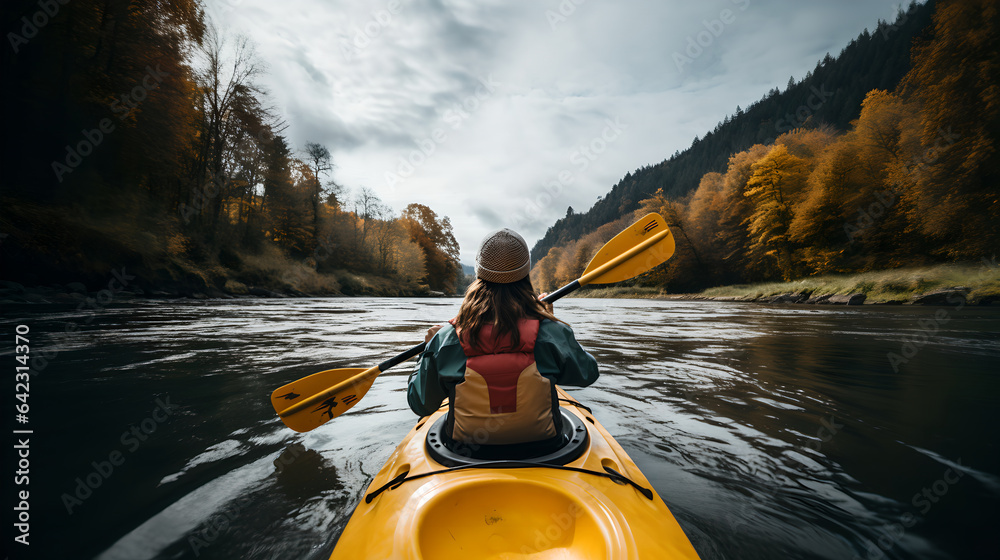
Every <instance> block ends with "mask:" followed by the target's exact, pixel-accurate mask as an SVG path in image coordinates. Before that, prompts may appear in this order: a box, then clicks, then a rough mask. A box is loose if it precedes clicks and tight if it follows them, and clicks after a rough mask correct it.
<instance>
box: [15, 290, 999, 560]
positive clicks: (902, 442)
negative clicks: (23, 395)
mask: <svg viewBox="0 0 1000 560" xmlns="http://www.w3.org/2000/svg"><path fill="white" fill-rule="evenodd" d="M458 305H459V300H458V299H355V298H329V299H295V300H262V299H244V300H237V301H162V300H160V301H153V300H149V301H145V300H141V301H135V302H128V303H121V304H118V303H116V302H114V303H112V305H110V306H109V307H107V308H103V309H100V310H99V311H98V312H96V313H95V314H93V315H86V314H82V313H80V312H78V311H76V310H75V308H65V307H58V306H40V305H34V306H27V305H25V306H5V309H4V311H3V319H2V321H0V330H2V332H3V337H2V338H3V341H4V345H3V346H2V347H0V350H2V351H3V355H2V357H3V359H4V360H6V361H7V362H8V365H10V366H14V365H17V364H14V363H11V362H14V356H13V346H12V342H13V338H14V331H15V326H16V325H18V324H25V325H27V326H28V327H29V328H30V334H29V335H28V337H29V339H30V344H31V355H32V356H35V358H36V360H35V362H34V365H35V367H36V370H38V371H37V372H36V374H35V375H34V376H33V378H32V380H31V386H30V397H29V398H30V401H29V402H30V406H31V408H30V414H29V422H28V424H26V425H18V426H11V425H10V424H11V422H12V417H13V416H14V413H13V411H11V409H10V408H8V409H7V410H8V414H5V416H6V417H7V418H6V420H5V421H6V422H7V424H8V433H10V429H11V428H15V429H23V428H29V429H32V430H33V434H32V435H31V436H30V439H31V444H30V445H31V475H30V496H31V502H30V503H31V532H30V542H31V544H30V549H29V550H30V551H31V553H32V554H31V555H30V556H27V557H30V558H98V559H101V560H147V559H164V560H165V559H189V558H206V559H216V558H226V559H229V558H246V559H286V558H302V559H314V558H315V559H323V558H326V557H327V556H328V555H329V554H330V552H331V550H332V548H333V546H334V544H335V542H336V539H337V536H338V534H339V532H340V531H341V530H342V528H343V527H344V525H345V523H346V522H347V519H348V517H349V516H350V514H351V511H352V510H353V508H354V505H355V504H356V503H357V502H358V501H359V499H360V498H361V496H362V494H363V491H364V488H365V486H366V485H367V483H368V482H369V481H370V480H371V477H372V476H373V475H374V474H375V473H376V472H377V471H378V469H379V467H380V466H381V465H382V464H383V462H384V461H385V460H386V459H387V458H388V456H389V454H390V453H391V451H392V450H393V448H394V447H395V445H396V443H397V442H398V441H399V440H400V439H401V438H402V437H403V435H404V434H405V433H406V432H407V431H408V430H409V429H410V428H411V427H412V425H413V423H414V421H415V419H416V417H415V416H414V415H413V414H412V413H411V412H410V411H409V409H408V408H407V406H406V398H405V383H406V375H407V374H408V373H409V371H410V370H411V368H412V366H411V365H410V364H403V365H401V366H398V367H397V368H396V369H394V370H390V371H389V372H387V373H385V374H383V375H382V376H381V377H380V378H379V379H378V380H376V382H375V384H374V386H373V387H372V389H371V391H370V392H369V393H368V395H367V396H366V397H365V398H364V400H363V401H362V402H361V403H359V404H358V405H357V406H356V407H355V408H354V409H353V410H352V411H351V412H349V413H347V414H345V415H343V416H341V417H339V418H337V419H336V420H334V421H332V422H329V423H327V424H326V425H324V426H322V427H320V428H319V429H316V430H314V431H313V432H310V433H308V434H296V433H295V432H292V431H291V430H289V429H287V428H285V427H284V426H283V425H282V424H281V423H280V422H279V421H278V420H277V418H276V417H275V415H274V412H273V411H272V409H271V406H270V404H269V401H268V396H269V394H270V392H271V391H272V390H273V389H274V388H276V387H278V386H280V385H283V384H285V383H287V382H290V381H293V380H295V379H298V378H300V377H303V376H305V375H308V374H310V373H313V372H315V371H319V370H321V369H328V368H335V367H369V366H371V365H374V364H376V363H378V362H380V361H382V360H384V359H386V358H388V357H390V356H392V355H394V354H396V353H398V352H400V351H402V350H404V349H406V348H408V347H409V346H411V345H413V344H414V343H416V342H418V341H419V340H421V339H422V333H423V331H424V330H425V329H426V328H427V327H428V326H429V325H431V324H433V323H434V322H435V321H439V320H443V319H447V318H449V317H452V316H454V315H455V313H456V311H457V309H458ZM556 311H557V314H558V315H559V316H560V317H561V318H563V319H565V320H567V321H568V322H569V323H571V324H572V325H573V327H574V329H575V330H576V333H577V337H578V339H579V340H580V342H581V343H582V344H583V345H584V346H585V347H586V348H588V349H589V350H590V351H591V352H592V353H593V354H594V355H595V356H596V357H597V359H598V361H599V363H600V364H601V378H600V380H599V381H598V382H597V383H596V384H594V385H593V386H591V387H588V388H586V389H573V388H569V391H570V394H571V395H573V396H575V397H576V398H578V399H580V400H582V401H583V402H584V403H586V404H588V405H589V406H591V407H592V408H593V409H594V412H595V414H596V415H597V418H598V419H599V420H600V421H601V422H603V423H604V425H605V426H606V427H607V428H608V430H609V431H610V432H611V433H612V434H613V435H615V436H616V438H617V439H618V441H619V442H620V443H621V444H622V446H623V447H624V448H625V450H626V451H627V452H628V453H629V454H630V455H631V456H632V458H633V459H634V460H635V461H636V462H637V463H638V465H639V467H640V468H641V469H642V470H643V472H644V473H645V474H646V476H647V477H648V478H649V479H650V481H651V482H652V484H653V486H654V487H655V489H656V491H657V492H658V493H659V494H660V495H661V496H662V497H663V499H664V500H665V501H666V503H667V504H668V506H669V507H670V508H671V510H672V511H673V513H674V515H675V516H676V517H677V519H678V521H679V522H680V524H681V526H682V527H683V528H684V530H685V532H686V533H687V534H688V536H689V537H690V539H691V541H692V543H693V544H694V546H695V548H696V549H697V550H698V552H699V553H700V554H701V556H702V558H704V559H706V560H709V559H755V558H761V559H763V558H769V559H770V558H831V559H841V558H842V559H852V558H855V557H860V558H872V559H874V558H921V559H934V558H941V559H946V558H991V557H992V558H997V557H1000V532H998V530H997V525H998V521H1000V513H998V512H1000V449H998V445H1000V421H998V418H997V415H998V411H1000V373H998V372H1000V368H998V367H997V366H998V364H1000V309H997V308H996V307H993V308H979V307H964V308H958V307H938V308H933V307H872V306H864V307H850V308H848V307H828V306H764V305H757V304H739V303H722V302H675V301H648V300H587V299H570V300H562V301H560V302H559V303H558V304H557V305H556ZM67 326H68V327H69V329H70V330H72V331H73V332H70V333H67V332H66V331H67ZM74 329H75V330H74ZM908 341H909V342H910V344H911V345H907V342H908ZM45 353H47V357H46V354H45ZM890 353H894V354H896V355H898V359H894V360H893V359H891V358H890V356H889V354H890ZM904 360H905V361H904ZM894 366H895V368H894ZM8 369H10V368H8ZM896 370H898V371H896ZM11 385H13V383H11ZM8 394H9V393H8ZM8 400H10V399H8ZM133 428H134V431H130V430H132V429H133ZM7 447H8V449H7V451H6V458H7V461H6V464H8V465H13V464H14V459H13V457H12V455H11V449H10V447H11V446H7ZM283 452H284V453H285V454H286V455H285V458H286V461H287V463H288V466H287V467H283V468H281V469H277V468H276V466H275V460H276V459H278V458H279V456H280V455H281V454H282V453H283ZM279 464H280V462H279ZM88 483H89V485H88ZM5 485H6V486H7V487H8V488H9V487H10V484H9V482H7V483H5ZM92 486H96V488H91V487H92ZM8 495H9V494H8ZM8 511H10V510H8ZM5 526H7V531H10V523H5ZM7 542H8V543H10V542H12V541H10V540H9V539H8V540H7ZM12 546H13V547H16V549H15V550H12V552H15V553H18V552H20V553H23V549H22V548H21V545H17V544H15V545H11V546H6V547H5V548H8V549H11V547H12ZM20 557H22V556H15V558H20Z"/></svg>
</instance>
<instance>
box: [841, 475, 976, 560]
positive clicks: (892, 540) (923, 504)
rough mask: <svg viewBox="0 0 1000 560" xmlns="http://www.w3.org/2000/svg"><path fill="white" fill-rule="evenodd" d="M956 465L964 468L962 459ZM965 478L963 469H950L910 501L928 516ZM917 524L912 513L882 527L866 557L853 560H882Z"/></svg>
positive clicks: (868, 548)
mask: <svg viewBox="0 0 1000 560" xmlns="http://www.w3.org/2000/svg"><path fill="white" fill-rule="evenodd" d="M955 463H956V464H957V465H958V466H959V467H963V466H964V465H962V458H961V457H959V458H958V460H956V461H955ZM963 476H965V473H964V472H962V470H961V469H957V468H954V467H949V468H948V470H946V471H944V475H942V476H941V478H939V479H937V480H935V481H934V482H932V483H931V484H930V485H928V486H925V487H923V488H921V489H920V491H919V492H917V493H916V494H914V495H913V498H911V499H910V504H912V505H913V507H914V508H916V509H918V510H919V511H920V515H927V512H929V511H930V510H931V508H933V507H934V504H936V503H938V502H939V501H941V498H943V497H944V496H945V495H946V494H947V493H948V491H949V490H950V489H951V487H952V486H954V485H955V484H957V483H958V482H959V481H960V480H962V477H963ZM916 523H917V516H915V515H914V514H912V513H910V512H906V513H904V514H903V515H901V516H899V521H897V522H895V523H891V524H887V525H884V526H883V527H881V528H880V529H881V530H880V531H879V532H880V533H882V534H881V535H879V537H878V540H876V541H875V542H872V541H868V542H867V546H866V550H865V556H864V557H861V556H858V555H856V554H855V555H854V559H853V560H881V559H882V558H885V553H886V552H888V551H889V550H891V549H892V548H893V547H894V546H896V543H898V542H899V541H900V539H902V538H903V536H904V535H905V534H906V530H907V529H909V528H910V527H913V526H914V525H915V524H916Z"/></svg>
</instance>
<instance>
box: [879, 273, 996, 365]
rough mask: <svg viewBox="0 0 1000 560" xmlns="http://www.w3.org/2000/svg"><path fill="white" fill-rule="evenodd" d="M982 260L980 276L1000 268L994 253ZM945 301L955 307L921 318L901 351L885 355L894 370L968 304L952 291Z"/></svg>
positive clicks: (915, 353)
mask: <svg viewBox="0 0 1000 560" xmlns="http://www.w3.org/2000/svg"><path fill="white" fill-rule="evenodd" d="M981 262H982V263H983V265H984V267H983V270H982V272H980V273H979V275H978V276H979V277H980V278H981V277H983V276H985V275H986V274H988V273H990V272H992V271H995V270H996V269H997V268H998V265H997V257H996V255H993V257H992V259H987V258H986V257H983V258H982V261H981ZM945 301H946V302H947V303H948V305H953V306H954V309H951V310H948V309H938V310H937V311H935V312H934V315H933V316H931V317H925V318H923V319H920V320H919V321H917V324H918V325H919V326H920V328H919V329H917V332H916V333H914V334H913V335H910V336H908V337H906V338H905V339H904V340H903V343H902V344H901V345H900V347H899V352H888V353H886V355H885V357H886V359H887V360H889V365H890V366H892V371H893V372H895V373H899V367H900V366H902V365H905V364H907V363H909V362H910V360H912V359H913V357H914V356H916V355H917V352H919V351H920V350H921V349H922V348H923V347H924V346H927V344H928V343H929V342H930V341H931V337H933V336H935V335H937V334H938V332H940V331H941V326H942V325H945V324H947V323H948V321H951V314H952V313H953V312H956V311H961V310H962V308H963V307H965V306H966V301H965V296H964V295H962V296H958V295H956V294H954V293H952V294H949V295H947V296H945Z"/></svg>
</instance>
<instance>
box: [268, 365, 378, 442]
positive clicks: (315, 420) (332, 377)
mask: <svg viewBox="0 0 1000 560" xmlns="http://www.w3.org/2000/svg"><path fill="white" fill-rule="evenodd" d="M379 373H381V372H380V371H379V369H378V368H377V367H374V368H369V369H365V368H343V369H328V370H326V371H321V372H319V373H314V374H312V375H310V376H308V377H303V378H302V379H299V380H298V381H293V382H291V383H289V384H288V385H283V386H281V387H278V388H277V389H275V390H274V392H273V393H271V406H273V407H274V411H275V412H277V413H278V417H280V418H281V421H282V422H284V423H285V425H286V426H288V427H289V428H291V429H293V430H295V431H296V432H308V431H310V430H313V429H316V428H318V427H319V426H322V425H323V424H324V423H326V422H327V421H329V420H333V419H334V418H336V417H338V416H340V415H341V414H343V413H345V412H347V411H348V410H350V409H351V407H353V406H354V405H355V404H357V402H358V401H360V400H361V398H362V397H364V396H365V393H367V392H368V389H370V388H371V386H372V383H374V382H375V378H376V377H378V374H379Z"/></svg>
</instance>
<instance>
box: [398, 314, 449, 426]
mask: <svg viewBox="0 0 1000 560" xmlns="http://www.w3.org/2000/svg"><path fill="white" fill-rule="evenodd" d="M439 330H441V325H435V326H433V327H431V328H430V329H428V331H427V336H426V337H425V338H424V341H425V342H426V343H427V348H425V349H424V353H423V354H421V355H420V366H419V367H418V368H417V369H416V370H415V371H414V372H413V373H412V374H410V380H409V383H408V384H407V388H406V402H407V403H408V404H409V405H410V410H412V411H413V412H414V413H416V414H417V415H418V416H427V415H429V414H431V413H433V412H434V411H435V410H437V409H438V407H440V406H441V402H442V401H444V399H445V397H446V396H447V395H445V393H444V389H443V388H442V386H441V377H440V374H439V372H438V367H437V353H438V350H439V349H440V346H441V344H440V342H441V341H440V337H438V338H435V337H434V335H435V334H437V332H438V331H439Z"/></svg>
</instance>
